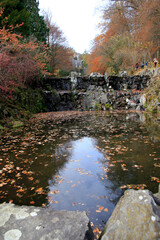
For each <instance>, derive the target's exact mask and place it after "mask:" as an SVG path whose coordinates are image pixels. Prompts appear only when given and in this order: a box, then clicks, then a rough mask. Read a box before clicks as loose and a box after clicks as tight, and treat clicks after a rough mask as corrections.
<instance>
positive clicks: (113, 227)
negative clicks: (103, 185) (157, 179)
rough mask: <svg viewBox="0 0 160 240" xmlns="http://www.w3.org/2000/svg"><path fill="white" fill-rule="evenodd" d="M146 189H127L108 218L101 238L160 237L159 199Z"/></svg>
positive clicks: (155, 239)
mask: <svg viewBox="0 0 160 240" xmlns="http://www.w3.org/2000/svg"><path fill="white" fill-rule="evenodd" d="M158 197H159V195H158V194H157V195H156V196H154V195H153V194H152V193H151V192H150V191H148V190H138V191H136V190H127V191H126V192H125V193H124V196H123V197H121V199H120V200H119V202H118V204H117V206H116V208H115V209H114V211H113V213H112V215H111V217H110V219H109V220H108V222H107V224H106V226H105V230H104V232H103V236H102V237H101V240H158V239H160V199H159V198H158Z"/></svg>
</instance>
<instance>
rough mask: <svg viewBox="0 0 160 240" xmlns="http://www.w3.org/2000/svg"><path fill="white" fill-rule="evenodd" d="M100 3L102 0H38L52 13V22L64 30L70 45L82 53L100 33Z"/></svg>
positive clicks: (40, 5)
mask: <svg viewBox="0 0 160 240" xmlns="http://www.w3.org/2000/svg"><path fill="white" fill-rule="evenodd" d="M105 2H107V0H105ZM102 3H103V4H104V0H39V7H40V10H42V9H44V10H45V11H48V10H49V11H50V12H51V13H52V19H53V22H56V23H57V25H58V26H59V27H60V29H61V30H62V31H63V32H64V35H65V37H66V38H67V40H68V43H69V45H70V47H72V48H73V49H74V50H75V51H76V52H78V53H83V52H84V51H85V50H89V49H90V47H91V40H93V39H94V37H95V36H96V35H97V34H98V33H100V30H99V29H98V27H97V25H98V23H99V22H100V16H101V12H100V10H99V8H100V7H101V6H102Z"/></svg>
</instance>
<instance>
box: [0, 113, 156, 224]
mask: <svg viewBox="0 0 160 240" xmlns="http://www.w3.org/2000/svg"><path fill="white" fill-rule="evenodd" d="M143 119H144V115H143V114H140V113H139V114H138V113H127V112H126V113H117V112H116V113H106V112H97V113H88V114H85V115H84V116H83V115H82V116H79V117H78V118H76V119H74V118H73V119H70V120H68V121H67V120H66V121H64V120H63V121H58V123H56V122H53V121H51V120H50V121H49V120H48V121H45V122H43V121H37V123H28V124H27V126H25V127H23V128H17V129H12V130H10V131H8V132H7V134H5V135H3V136H2V137H1V139H0V202H1V203H3V202H13V203H15V204H18V205H34V206H43V207H52V208H53V209H55V210H62V209H63V210H64V209H65V210H71V211H74V210H80V211H86V213H87V215H88V217H89V219H90V221H91V222H92V225H93V226H94V228H95V227H97V228H99V229H102V228H103V227H104V224H105V223H106V222H107V220H108V218H109V217H110V216H111V214H112V212H113V210H114V208H115V205H116V204H117V202H118V200H119V198H120V197H121V196H122V195H123V193H124V191H125V190H126V189H128V188H133V189H146V188H147V189H149V190H151V191H152V192H153V193H155V192H157V191H158V184H159V182H160V180H159V178H160V171H159V170H160V145H159V141H160V135H159V133H160V131H159V127H157V126H156V128H155V127H154V131H152V129H153V128H152V127H151V123H149V125H145V124H144V123H143Z"/></svg>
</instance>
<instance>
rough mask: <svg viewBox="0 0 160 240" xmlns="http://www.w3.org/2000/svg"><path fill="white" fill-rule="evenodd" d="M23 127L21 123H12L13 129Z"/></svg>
mask: <svg viewBox="0 0 160 240" xmlns="http://www.w3.org/2000/svg"><path fill="white" fill-rule="evenodd" d="M23 125H24V123H23V122H21V121H15V122H13V128H17V127H22V126H23Z"/></svg>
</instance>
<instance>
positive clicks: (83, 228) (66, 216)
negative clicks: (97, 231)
mask: <svg viewBox="0 0 160 240" xmlns="http://www.w3.org/2000/svg"><path fill="white" fill-rule="evenodd" d="M90 239H91V240H92V239H93V233H92V231H91V229H90V227H89V219H88V217H87V216H86V213H85V212H78V211H74V212H69V211H54V210H53V209H45V208H38V207H33V206H16V205H14V204H9V203H3V204H1V205H0V240H90Z"/></svg>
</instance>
